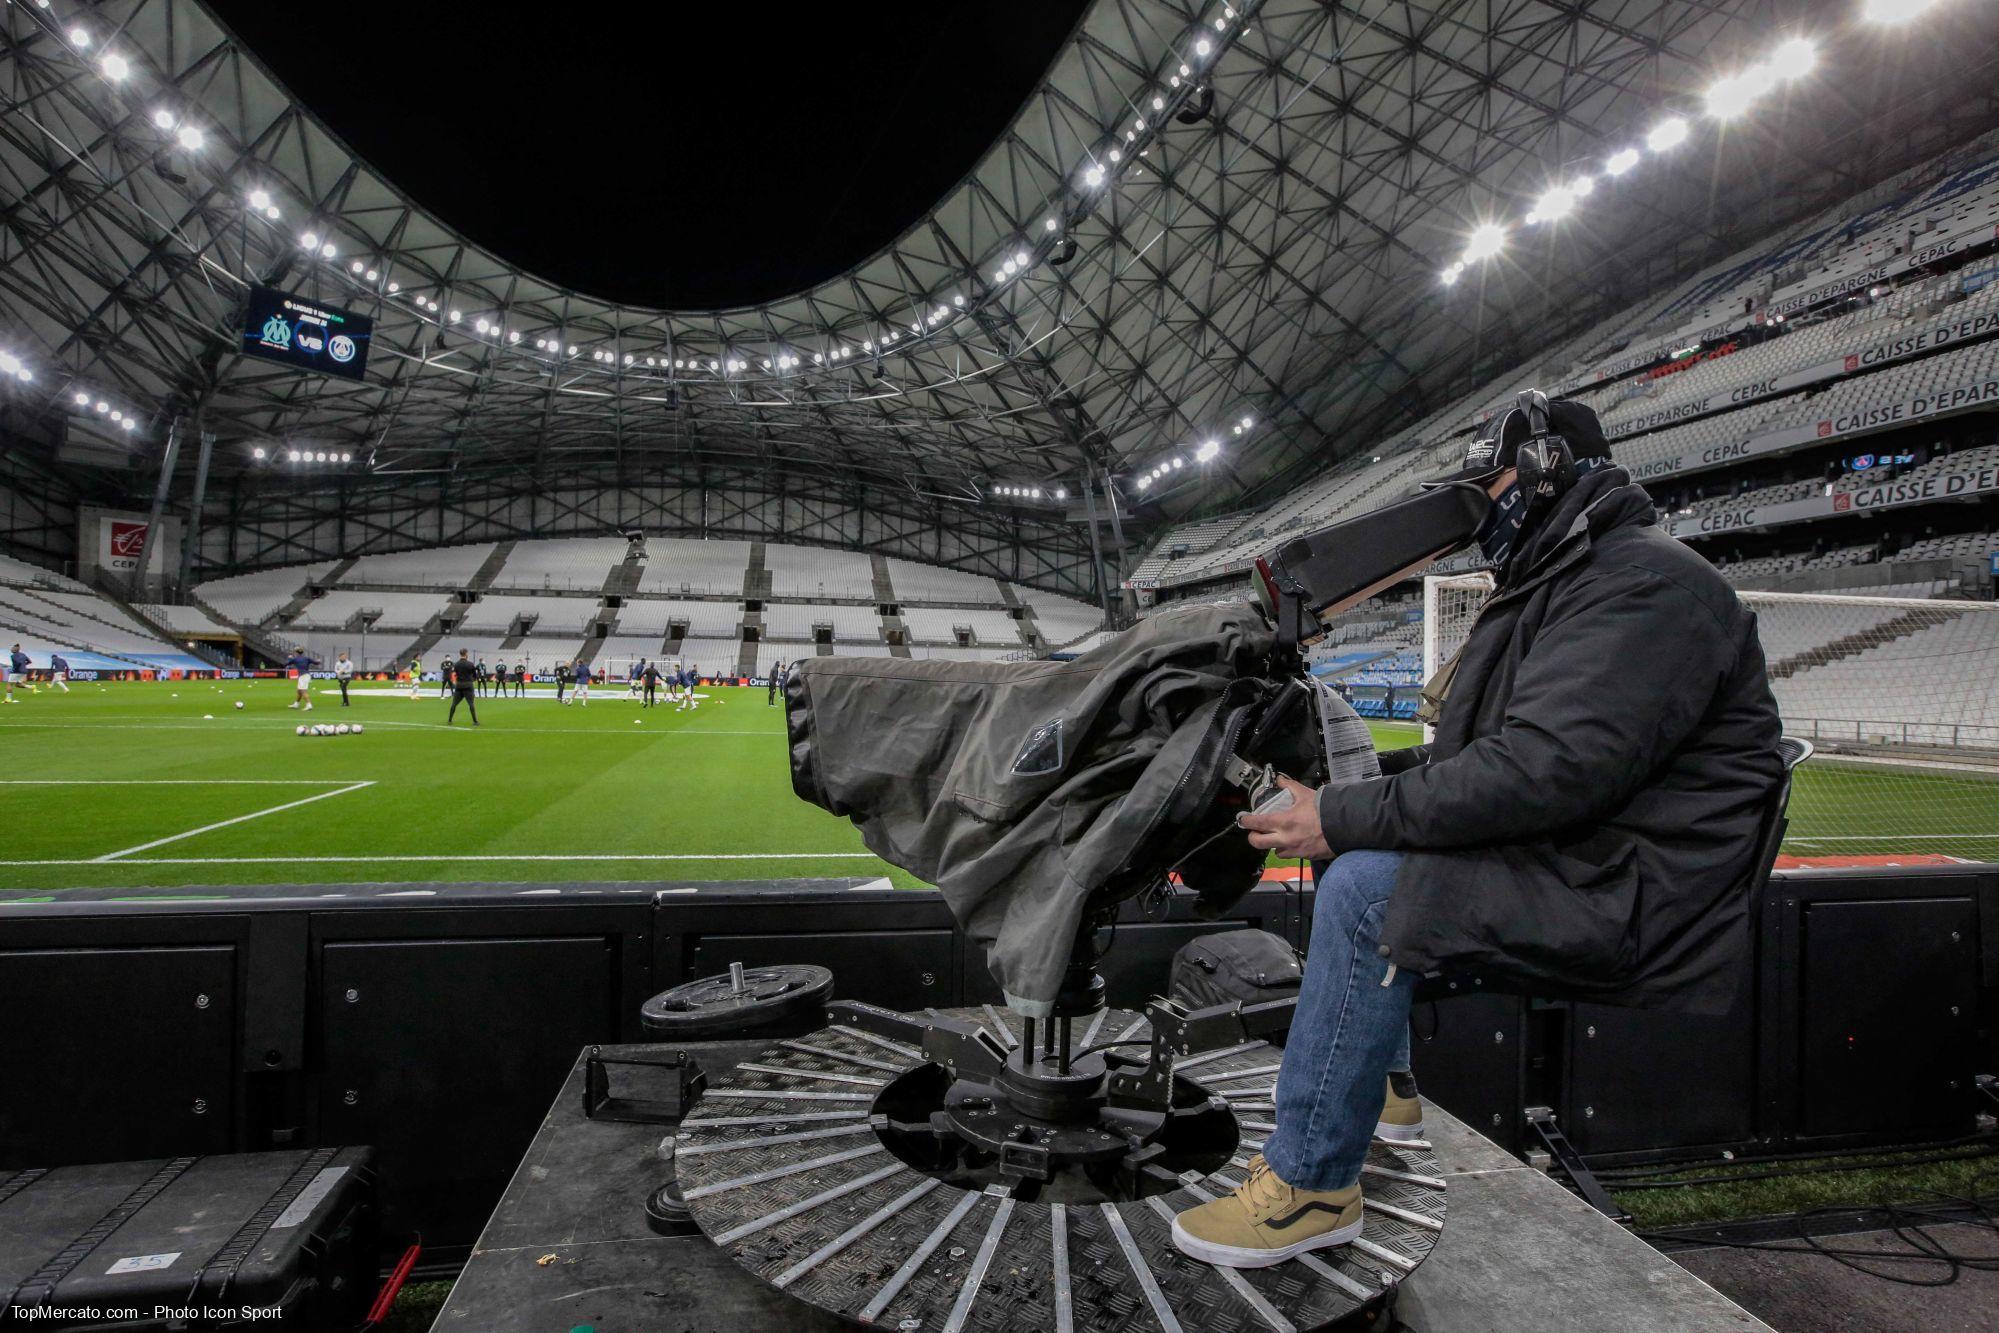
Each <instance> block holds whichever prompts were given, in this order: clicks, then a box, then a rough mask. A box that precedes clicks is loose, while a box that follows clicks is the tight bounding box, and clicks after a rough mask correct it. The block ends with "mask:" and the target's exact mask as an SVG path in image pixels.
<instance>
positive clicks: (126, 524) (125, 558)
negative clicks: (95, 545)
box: [97, 518, 147, 573]
mask: <svg viewBox="0 0 1999 1333" xmlns="http://www.w3.org/2000/svg"><path fill="white" fill-rule="evenodd" d="M146 526H147V525H146V524H144V523H134V522H132V521H131V520H129V519H122V518H107V519H105V520H104V521H103V523H102V524H100V525H99V529H98V530H99V531H100V532H101V533H102V534H103V535H102V537H101V541H102V542H103V549H101V550H100V551H99V552H98V555H97V563H98V567H99V568H101V569H119V570H124V571H126V572H127V573H129V572H131V571H132V570H135V569H137V568H138V567H139V558H140V557H141V556H143V555H144V554H145V553H146Z"/></svg>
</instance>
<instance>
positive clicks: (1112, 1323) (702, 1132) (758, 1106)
mask: <svg viewBox="0 0 1999 1333" xmlns="http://www.w3.org/2000/svg"><path fill="white" fill-rule="evenodd" d="M945 1012H947V1013H949V1014H951V1015H952V1016H954V1017H962V1018H968V1019H973V1020H982V1021H983V1022H984V1023H985V1024H986V1026H987V1027H989V1028H992V1027H995V1026H996V1027H997V1028H998V1029H999V1030H1000V1031H1001V1032H1002V1033H1003V1034H1004V1035H1003V1036H1002V1038H1001V1040H1002V1041H1003V1042H1004V1043H1006V1044H1008V1045H1016V1044H1017V1043H1018V1042H1019V1040H1020V1030H1021V1022H1020V1020H1019V1018H1018V1017H1017V1016H1016V1015H1014V1014H1012V1013H1009V1012H1004V1011H998V1010H995V1009H994V1008H993V1007H992V1006H990V1005H988V1006H985V1007H984V1008H982V1009H964V1010H951V1011H945ZM1098 1026H1100V1027H1101V1031H1100V1032H1097V1031H1093V1032H1092V1033H1091V1035H1090V1037H1089V1038H1086V1039H1085V1040H1084V1041H1082V1042H1079V1043H1078V1045H1083V1044H1087V1042H1088V1041H1089V1040H1095V1039H1110V1038H1117V1039H1131V1038H1137V1037H1144V1036H1146V1035H1147V1034H1148V1032H1149V1025H1148V1024H1147V1023H1146V1021H1145V1019H1144V1018H1143V1017H1142V1016H1141V1015H1138V1014H1133V1013H1130V1012H1127V1011H1122V1010H1111V1011H1108V1012H1107V1013H1106V1014H1105V1015H1104V1016H1103V1017H1102V1018H1101V1020H1099V1022H1098V1023H1095V1024H1093V1027H1098ZM1281 1055H1282V1052H1280V1051H1278V1050H1277V1049H1276V1048H1274V1047H1272V1046H1269V1045H1267V1044H1265V1043H1263V1042H1252V1043H1249V1044H1247V1045H1244V1046H1239V1047H1232V1048H1228V1049H1225V1050H1221V1051H1207V1052H1201V1053H1199V1054H1195V1055H1192V1056H1188V1057H1186V1058H1184V1059H1182V1060H1180V1061H1179V1062H1178V1063H1177V1065H1176V1069H1179V1070H1184V1071H1186V1073H1187V1075H1188V1077H1189V1078H1192V1079H1196V1080H1198V1081H1199V1082H1200V1083H1201V1084H1202V1085H1203V1086H1205V1087H1207V1088H1208V1089H1209V1090H1210V1091H1212V1092H1214V1093H1216V1094H1218V1095H1220V1096H1222V1097H1224V1098H1226V1099H1227V1100H1228V1102H1229V1105H1230V1108H1231V1110H1232V1111H1233V1113H1234V1114H1235V1116H1236V1120H1237V1126H1238V1130H1239V1133H1240V1135H1241V1141H1240V1146H1239V1148H1238V1151H1237V1153H1236V1155H1235V1157H1234V1158H1233V1159H1232V1160H1231V1161H1230V1162H1229V1163H1228V1164H1227V1165H1226V1166H1224V1167H1223V1168H1221V1169H1220V1170H1217V1171H1215V1172H1213V1173H1212V1174H1209V1175H1207V1176H1199V1177H1192V1176H1191V1173H1190V1177H1191V1178H1186V1180H1185V1184H1184V1185H1183V1186H1182V1188H1180V1189H1178V1190H1175V1191H1172V1192H1171V1193H1167V1194H1163V1195H1158V1196H1155V1197H1152V1198H1145V1199H1138V1200H1134V1201H1129V1202H1123V1203H1103V1204H1060V1203H1029V1202H1022V1201H1019V1200H1015V1199H1013V1198H1010V1197H1008V1196H1007V1195H1006V1194H1004V1193H1002V1192H1000V1191H999V1190H998V1189H997V1188H996V1187H995V1188H989V1189H988V1190H986V1191H984V1192H975V1191H968V1190H965V1189H961V1188H959V1187H957V1186H954V1185H950V1184H947V1183H945V1182H942V1181H939V1180H936V1179H933V1178H932V1177H930V1176H927V1175H924V1174H923V1173H921V1172H919V1171H917V1170H916V1169H915V1168H913V1167H911V1166H908V1165H906V1164H904V1163H903V1162H902V1161H901V1160H900V1159H899V1158H897V1157H896V1156H895V1155H894V1154H892V1153H891V1152H889V1151H888V1149H887V1148H886V1147H885V1146H884V1145H883V1142H882V1140H881V1139H880V1138H879V1137H878V1136H877V1134H876V1132H875V1130H874V1128H873V1126H872V1125H871V1123H870V1120H869V1117H870V1115H871V1114H872V1111H873V1105H874V1100H875V1097H876V1095H877V1094H878V1093H879V1092H880V1091H881V1089H882V1088H884V1087H886V1086H887V1085H888V1083H889V1082H890V1081H892V1080H893V1079H895V1078H896V1077H897V1076H898V1075H900V1074H903V1073H905V1072H907V1071H909V1070H912V1069H914V1068H916V1067H917V1066H918V1065H921V1064H923V1063H924V1059H923V1055H922V1053H921V1052H920V1051H918V1050H917V1049H916V1048H915V1047H913V1046H909V1045H906V1044H903V1043H900V1042H892V1041H888V1040H887V1039H885V1038H880V1037H875V1036H872V1035H870V1034H866V1033H861V1032H857V1031H855V1030H854V1029H852V1028H847V1027H829V1028H827V1029H825V1030H824V1031H821V1032H815V1033H812V1034H810V1035H808V1036H805V1037H801V1038H796V1039H793V1040H789V1041H781V1042H778V1043H776V1044H774V1045H773V1046H772V1047H771V1048H770V1049H769V1050H767V1051H766V1052H764V1054H763V1055H761V1056H759V1057H758V1058H757V1059H756V1060H753V1061H748V1062H745V1063H744V1064H742V1065H739V1066H737V1068H736V1069H735V1070H733V1071H731V1072H730V1073H729V1074H727V1075H726V1076H723V1077H720V1078H716V1079H714V1081H713V1082H712V1083H711V1085H710V1087H709V1089H708V1091H707V1092H706V1093H705V1094H704V1095H703V1097H702V1099H701V1101H700V1103H699V1104H698V1105H696V1107H695V1108H694V1112H693V1115H692V1116H691V1117H690V1118H688V1119H687V1120H685V1121H683V1122H682V1123H681V1128H680V1134H679V1139H678V1143H677V1146H676V1150H675V1166H676V1170H677V1171H678V1173H679V1179H680V1186H681V1190H682V1193H683V1195H684V1197H685V1199H686V1202H687V1206H688V1207H689V1209H690V1210H692V1212H693V1214H694V1220H695V1221H696V1223H697V1224H699V1226H700V1227H701V1229H702V1230H703V1231H704V1232H706V1233H707V1234H708V1236H709V1237H710V1238H711V1239H713V1240H714V1241H715V1243H716V1244H718V1245H720V1246H721V1247H722V1248H723V1249H724V1250H726V1251H727V1252H728V1254H729V1255H730V1257H731V1258H733V1259H734V1260H735V1261H736V1262H737V1263H739V1264H741V1265H742V1266H743V1267H744V1268H746V1269H748V1270H749V1271H750V1272H751V1273H753V1274H755V1275H756V1276H757V1277H759V1278H761V1279H762V1280H763V1281H765V1282H768V1283H770V1284H771V1285H773V1286H775V1287H778V1288H779V1289H781V1290H783V1291H786V1292H788V1293H790V1294H791V1295H793V1296H796V1297H797V1298H798V1299H800V1300H802V1301H806V1302H808V1303H809V1304H812V1305H815V1306H818V1307H819V1308H820V1309H822V1310H827V1311H829V1312H831V1313H833V1314H835V1315H838V1316H840V1317H842V1318H844V1319H848V1320H852V1321H855V1322H859V1323H864V1324H871V1325H874V1326H877V1327H882V1328H890V1329H898V1330H902V1331H903V1333H909V1331H910V1330H919V1329H920V1330H926V1331H927V1330H943V1331H944V1333H957V1330H961V1329H994V1330H997V1329H1033V1330H1055V1331H1056V1333H1071V1331H1072V1330H1077V1329H1085V1330H1092V1331H1093V1333H1108V1330H1113V1329H1123V1328H1133V1329H1153V1328H1160V1329H1166V1330H1169V1333H1170V1331H1173V1330H1181V1329H1184V1330H1188V1333H1194V1331H1195V1330H1200V1331H1201V1333H1227V1331H1229V1330H1238V1329H1240V1330H1272V1329H1275V1330H1291V1329H1309V1328H1317V1327H1321V1326H1324V1325H1328V1324H1333V1323H1335V1322H1337V1321H1343V1320H1349V1319H1351V1320H1353V1321H1354V1325H1355V1326H1362V1325H1364V1323H1365V1322H1366V1321H1369V1320H1372V1319H1375V1318H1377V1317H1378V1316H1379V1315H1380V1313H1381V1312H1382V1311H1383V1310H1384V1309H1385V1307H1386V1305H1387V1303H1388V1300H1389V1298H1391V1297H1392V1296H1393V1293H1394V1288H1395V1284H1397V1283H1398V1282H1400V1281H1401V1280H1402V1278H1403V1277H1405V1276H1407V1275H1408V1274H1409V1273H1410V1272H1411V1271H1412V1270H1413V1269H1414V1268H1415V1267H1416V1266H1417V1265H1418V1264H1420V1263H1422V1262H1423V1260H1424V1259H1425V1258H1427V1257H1428V1255H1429V1253H1430V1249H1431V1247H1432V1246H1434V1245H1435V1244H1436V1241H1437V1238H1438V1236H1439V1234H1440V1233H1441V1232H1442V1231H1443V1226H1444V1182H1443V1180H1442V1179H1441V1178H1440V1176H1439V1173H1438V1168H1437V1163H1436V1160H1435V1159H1434V1158H1433V1157H1432V1156H1431V1155H1430V1152H1429V1145H1428V1144H1426V1143H1383V1142H1376V1143H1375V1144H1374V1145H1373V1146H1372V1147H1370V1148H1369V1150H1368V1160H1367V1164H1366V1166H1365V1167H1363V1168H1362V1170H1363V1175H1362V1177H1361V1183H1362V1186H1363V1188H1364V1191H1365V1196H1366V1201H1367V1208H1366V1223H1367V1225H1366V1229H1365V1231H1364V1233H1363V1234H1362V1236H1361V1237H1360V1239H1358V1240H1357V1241H1355V1242H1354V1243H1353V1244H1352V1245H1348V1246H1344V1247H1342V1248H1339V1249H1336V1250H1322V1251H1320V1252H1319V1253H1317V1254H1314V1255H1307V1256H1304V1257H1302V1258H1299V1259H1294V1260H1292V1261H1290V1262H1287V1263H1283V1264H1278V1265H1275V1266H1274V1267H1270V1268H1263V1269H1241V1270H1236V1269H1226V1268H1216V1267H1213V1266H1211V1265H1209V1264H1204V1263H1201V1262H1199V1261H1197V1260H1193V1259H1189V1258H1187V1257H1186V1256H1184V1255H1182V1254H1181V1253H1180V1251H1179V1250H1178V1249H1176V1248H1175V1247H1174V1245H1173V1238H1172V1232H1171V1226H1172V1218H1173V1215H1174V1214H1175V1213H1178V1212H1180V1211H1182V1210H1184V1209H1186V1208H1189V1207H1192V1206H1193V1205H1194V1204H1196V1203H1199V1202H1201V1201H1203V1200H1205V1199H1208V1198H1212V1197H1214V1196H1215V1195H1218V1194H1222V1193H1226V1192H1227V1191H1228V1190H1230V1189H1233V1188H1234V1187H1235V1186H1236V1185H1238V1184H1240V1183H1241V1181H1242V1179H1243V1177H1244V1175H1245V1174H1246V1170H1247V1163H1248V1158H1249V1155H1250V1154H1251V1153H1253V1152H1255V1151H1256V1150H1257V1149H1258V1148H1260V1147H1261V1146H1262V1143H1263V1138H1264V1136H1265V1135H1266V1134H1268V1133H1269V1132H1270V1130H1271V1129H1272V1128H1273V1125H1272V1123H1271V1117H1272V1115H1273V1114H1274V1107H1273V1105H1272V1102H1271V1098H1272V1097H1273V1096H1274V1095H1275V1084H1276V1081H1277V1065H1278V1061H1279V1059H1280V1057H1281Z"/></svg>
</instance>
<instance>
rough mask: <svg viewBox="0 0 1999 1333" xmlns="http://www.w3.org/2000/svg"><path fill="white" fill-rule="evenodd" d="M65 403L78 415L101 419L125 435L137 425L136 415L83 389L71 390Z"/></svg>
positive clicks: (107, 399)
mask: <svg viewBox="0 0 1999 1333" xmlns="http://www.w3.org/2000/svg"><path fill="white" fill-rule="evenodd" d="M67 402H68V405H69V406H70V407H73V408H75V409H76V410H77V412H78V413H79V414H82V413H91V414H94V415H96V416H100V417H103V418H104V419H105V420H106V421H107V422H109V423H111V424H112V425H113V426H116V427H117V428H118V429H120V430H122V431H125V432H127V433H129V432H131V431H133V430H135V429H136V428H137V427H138V424H139V420H138V417H137V416H136V415H134V414H133V413H131V412H128V411H126V410H125V409H124V408H122V407H116V406H113V405H112V402H111V400H110V399H109V398H102V397H99V396H98V395H97V394H94V393H92V392H91V391H90V390H88V389H85V388H80V387H79V388H72V389H71V390H70V391H69V394H68V396H67Z"/></svg>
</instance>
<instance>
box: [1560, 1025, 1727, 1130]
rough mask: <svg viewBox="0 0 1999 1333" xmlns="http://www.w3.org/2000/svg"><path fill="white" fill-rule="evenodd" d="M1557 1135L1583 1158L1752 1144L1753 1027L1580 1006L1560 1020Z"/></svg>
mask: <svg viewBox="0 0 1999 1333" xmlns="http://www.w3.org/2000/svg"><path fill="white" fill-rule="evenodd" d="M1566 1019H1567V1023H1566V1026H1567V1029H1568V1040H1567V1044H1566V1051H1565V1054H1566V1057H1567V1061H1568V1079H1567V1085H1568V1086H1567V1090H1566V1093H1565V1094H1564V1096H1563V1098H1562V1106H1560V1107H1558V1108H1557V1109H1558V1110H1559V1111H1560V1112H1561V1124H1562V1128H1563V1131H1564V1132H1565V1133H1566V1134H1567V1135H1568V1136H1569V1138H1570V1140H1571V1141H1572V1142H1574V1144H1575V1145H1576V1149H1577V1150H1578V1151H1579V1152H1584V1153H1590V1154H1604V1153H1629V1152H1644V1151H1673V1150H1681V1149H1688V1148H1695V1147H1716V1148H1723V1147H1728V1148H1733V1147H1736V1146H1738V1145H1741V1144H1745V1143H1748V1142H1750V1141H1751V1140H1752V1139H1754V1138H1755V1136H1756V1123H1755V1108H1756V1025H1755V1022H1754V1014H1753V1012H1752V1011H1751V1009H1750V1007H1749V1004H1748V1002H1747V1000H1745V1001H1744V1003H1743V1005H1742V1007H1741V1008H1740V1010H1738V1012H1736V1013H1733V1014H1729V1015H1725V1016H1723V1017H1719V1018H1716V1017H1709V1016H1706V1015H1702V1014H1676V1013H1668V1012H1662V1011H1657V1010H1647V1009H1618V1008H1612V1007H1611V1006H1608V1005H1601V1004H1578V1005H1575V1006H1573V1007H1571V1008H1569V1009H1568V1011H1567V1014H1566Z"/></svg>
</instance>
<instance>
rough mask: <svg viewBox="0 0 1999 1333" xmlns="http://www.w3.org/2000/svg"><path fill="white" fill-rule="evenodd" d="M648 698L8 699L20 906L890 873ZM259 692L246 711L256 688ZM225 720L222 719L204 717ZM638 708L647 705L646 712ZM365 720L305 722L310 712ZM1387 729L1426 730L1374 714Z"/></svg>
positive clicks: (177, 686) (2, 727)
mask: <svg viewBox="0 0 1999 1333" xmlns="http://www.w3.org/2000/svg"><path fill="white" fill-rule="evenodd" d="M702 693H703V694H705V695H706V698H705V699H704V700H703V701H702V703H701V706H700V707H699V708H698V709H695V710H692V711H689V712H675V711H673V709H672V707H671V706H667V705H662V706H660V707H655V708H653V709H651V710H646V711H642V710H641V709H640V708H639V707H638V705H637V704H636V703H634V702H630V701H628V700H627V699H626V697H625V692H624V690H623V688H622V687H618V688H610V689H607V688H600V690H599V691H598V692H597V698H596V699H595V700H593V701H592V702H591V704H590V705H589V706H588V707H587V708H586V707H582V706H576V705H571V706H568V707H562V706H558V705H557V704H556V703H555V701H554V700H553V698H551V697H530V698H527V699H511V698H493V697H488V698H484V699H480V700H479V701H478V703H479V715H480V721H481V723H482V724H483V725H482V726H480V727H479V728H478V729H477V730H476V731H475V730H474V729H472V728H471V727H470V726H468V725H466V723H467V718H466V714H465V710H464V709H462V708H461V709H460V710H459V716H458V725H457V726H455V727H447V726H446V725H445V711H446V708H447V704H446V703H445V701H443V700H440V699H439V698H437V696H436V689H435V687H434V686H431V687H426V688H425V689H424V690H422V691H421V694H420V697H419V698H418V699H416V700H414V701H413V700H411V699H410V698H409V697H408V696H407V693H406V692H402V691H396V690H392V689H391V688H390V687H388V686H386V685H382V684H376V683H372V682H370V683H367V684H362V685H357V686H356V687H355V697H354V705H353V707H351V708H346V709H343V708H341V707H340V706H339V697H338V693H337V691H334V690H331V689H329V688H327V687H325V686H324V685H316V686H315V689H314V693H313V700H314V703H315V705H316V706H315V708H314V709H313V711H312V713H311V714H309V715H306V714H301V713H298V712H294V711H292V710H290V709H287V708H286V706H285V705H286V704H287V703H288V702H289V701H290V700H291V698H292V687H291V684H290V683H289V682H287V681H256V682H224V683H222V684H221V685H219V686H218V685H214V684H210V683H207V682H198V681H196V682H180V683H170V684H149V685H134V684H115V685H106V686H98V685H94V684H80V685H75V686H72V687H71V693H69V694H67V695H64V694H60V693H54V692H52V691H50V690H49V689H46V688H44V689H42V690H41V691H39V692H38V693H34V694H29V693H27V692H26V691H25V690H21V691H19V692H17V697H19V699H20V700H21V702H19V703H17V704H13V705H6V706H0V802H4V804H5V810H6V817H5V819H4V820H0V829H4V833H0V899H6V900H11V901H19V900H21V899H23V898H36V897H47V896H56V895H59V894H60V893H61V892H62V891H63V890H65V889H73V888H82V887H88V888H121V887H130V888H135V889H136V888H141V887H152V888H157V887H161V886H166V887H182V886H201V885H229V884H266V883H302V884H328V883H352V882H372V883H409V882H421V881H459V882H463V881H494V882H504V883H520V882H530V883H553V882H565V881H576V880H624V881H653V880H671V879H689V880H698V879H778V878H794V877H804V876H828V875H837V876H848V875H858V876H868V877H873V876H877V875H885V876H887V877H888V878H889V879H890V880H891V881H893V882H894V883H896V884H899V885H907V884H911V883H914V882H915V881H914V880H913V879H912V878H911V877H910V876H909V875H907V874H906V873H904V872H903V871H901V870H898V869H896V868H895V867H892V866H889V865H887V864H886V863H884V862H882V861H880V860H878V859H876V858H875V857H874V856H872V855H870V854H869V853H868V852H867V851H866V849H865V848H863V847H862V845H861V840H860V835H859V834H858V833H857V832H856V831H855V830H854V828H853V826H852V825H851V824H849V823H848V822H847V821H845V820H844V819H838V818H835V817H834V816H831V815H828V814H826V813H825V812H823V811H821V810H818V809H816V808H814V807H812V806H809V805H807V804H806V803H805V802H803V801H801V800H799V799H798V798H797V797H796V796H794V795H793V794H792V792H791V783H790V774H789V770H788V767H787V764H786V755H785V743H784V717H783V708H782V706H781V705H778V706H771V705H768V704H766V703H765V696H764V692H763V691H762V690H745V689H734V688H721V687H717V688H711V689H707V690H704V691H703V692H702ZM239 700H240V701H242V703H243V704H244V707H243V708H242V709H240V710H239V709H237V708H235V707H234V704H235V703H236V702H237V701H239ZM204 715H207V716H204ZM635 720H636V721H635ZM308 721H309V722H325V723H338V722H348V723H354V722H359V723H361V724H363V726H364V728H365V731H364V734H362V735H360V736H351V735H350V736H333V737H307V738H300V737H298V736H296V735H294V734H293V730H294V728H295V727H297V726H298V725H300V724H301V723H302V722H308ZM1374 731H1375V737H1376V741H1377V743H1378V744H1380V745H1383V746H1392V745H1403V744H1409V743H1412V742H1413V741H1414V740H1415V739H1416V731H1415V729H1414V728H1413V727H1408V726H1379V725H1377V726H1376V727H1375V728H1374ZM1792 815H1793V827H1792V834H1793V839H1794V842H1793V843H1792V844H1791V845H1790V848H1789V849H1790V850H1792V851H1797V852H1801V853H1805V854H1810V855H1830V854H1865V853H1880V852H1891V853H1903V852H1942V853H1945V854H1951V855H1958V856H1966V857H1974V858H1978V859H1989V857H1990V856H1991V855H1993V854H1994V853H1995V852H1999V782H1994V781H1991V780H1987V779H1984V778H1982V777H1980V776H1977V775H1969V774H1946V773H1935V772H1928V771H1920V772H1919V771H1916V770H1908V769H1882V770H1872V769H1860V768H1855V767H1835V766H1830V765H1826V766H1820V765H1814V766H1813V767H1812V768H1808V769H1807V770H1806V771H1805V772H1804V773H1803V774H1801V775H1800V779H1799V784H1798V792H1797V796H1796V798H1795V799H1794V801H1793V805H1792Z"/></svg>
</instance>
